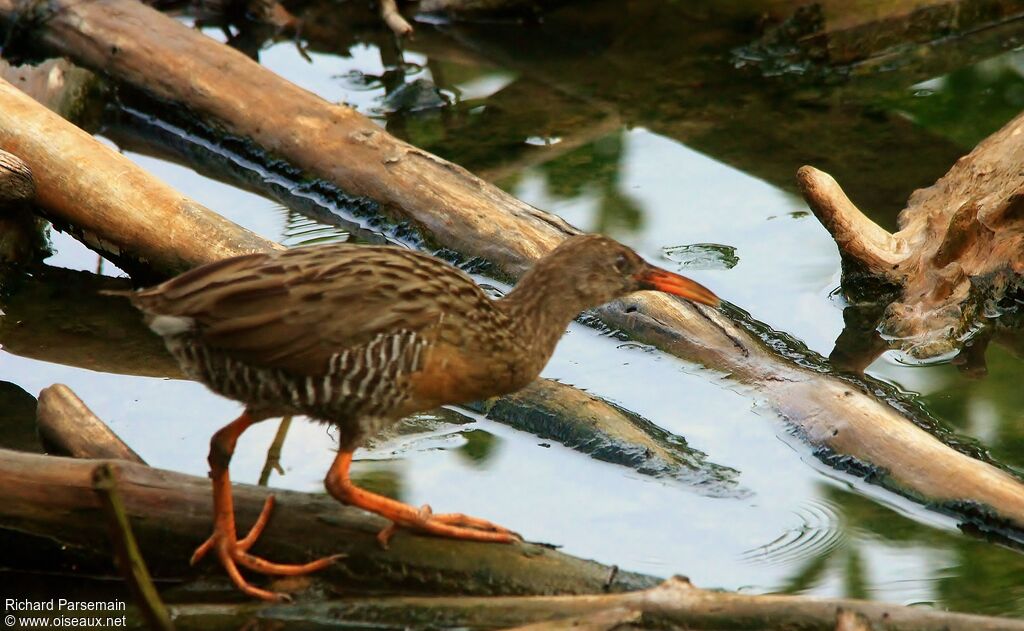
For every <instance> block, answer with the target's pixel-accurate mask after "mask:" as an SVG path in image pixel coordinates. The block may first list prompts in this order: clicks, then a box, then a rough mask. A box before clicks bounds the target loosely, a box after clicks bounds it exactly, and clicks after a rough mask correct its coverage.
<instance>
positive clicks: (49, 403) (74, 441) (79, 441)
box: [36, 384, 146, 464]
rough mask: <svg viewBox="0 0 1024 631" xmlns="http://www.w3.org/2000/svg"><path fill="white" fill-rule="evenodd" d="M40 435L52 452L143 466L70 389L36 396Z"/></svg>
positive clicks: (55, 389) (53, 389)
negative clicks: (124, 461) (123, 461)
mask: <svg viewBox="0 0 1024 631" xmlns="http://www.w3.org/2000/svg"><path fill="white" fill-rule="evenodd" d="M36 414H37V422H38V425H39V436H40V438H42V440H43V443H44V444H45V445H46V446H47V447H48V448H49V449H50V450H51V451H52V452H56V453H57V454H60V455H63V456H71V457H72V458H109V459H113V460H127V461H129V462H135V463H138V464H146V463H145V462H144V461H143V460H142V458H140V457H139V455H138V454H137V453H135V452H134V451H132V448H131V447H129V446H128V445H126V444H125V443H124V441H122V440H121V439H120V438H119V437H118V435H117V434H115V433H114V432H113V430H111V429H110V427H108V426H107V424H106V423H104V422H103V421H101V420H100V419H99V418H98V417H97V416H96V415H95V414H93V412H92V410H90V409H89V408H88V407H87V406H86V405H85V403H83V402H82V400H81V399H79V398H78V396H76V395H75V393H74V392H72V391H71V389H70V388H68V387H67V386H65V385H64V384H55V385H52V386H50V387H49V388H44V389H43V391H42V392H40V393H39V407H38V411H37V412H36Z"/></svg>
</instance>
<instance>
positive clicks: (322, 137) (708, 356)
mask: <svg viewBox="0 0 1024 631" xmlns="http://www.w3.org/2000/svg"><path fill="white" fill-rule="evenodd" d="M51 7H52V10H53V11H54V13H53V14H52V15H51V16H49V19H47V20H45V21H43V22H42V26H41V29H40V31H39V32H38V35H39V37H40V38H41V39H42V40H43V41H44V42H45V43H46V44H47V45H48V46H50V47H51V48H53V49H55V50H57V51H58V52H61V53H62V54H67V55H70V56H72V57H74V58H75V59H76V60H78V61H80V62H81V63H83V64H85V65H87V66H90V67H95V68H102V69H104V70H105V71H106V72H108V73H110V74H112V75H114V76H115V77H117V78H119V79H121V80H123V81H126V82H129V83H131V84H133V85H136V86H138V87H140V88H142V89H144V90H146V91H148V92H149V93H151V94H152V95H154V96H156V97H158V98H162V99H165V100H168V101H171V102H175V103H181V104H183V105H186V106H187V107H189V108H190V109H191V110H192V111H193V112H194V113H195V114H197V115H199V116H201V117H203V118H204V119H206V120H208V121H211V122H213V123H215V124H218V125H220V126H221V127H222V128H223V130H224V132H225V133H227V134H230V135H233V136H236V137H241V138H246V139H248V140H250V141H252V142H253V143H255V144H256V145H258V146H260V147H263V148H264V149H265V150H267V151H268V152H269V153H270V154H271V155H272V156H274V157H276V158H280V159H283V160H286V161H287V162H289V163H290V164H291V165H293V166H294V167H296V168H298V169H300V170H302V171H303V172H305V173H306V174H308V175H311V176H313V177H319V178H322V179H323V180H324V181H326V182H328V183H330V184H333V185H335V186H337V187H338V188H339V189H340V190H342V191H344V192H345V193H347V194H349V195H354V196H356V200H357V201H358V202H360V203H359V206H361V211H360V213H361V216H363V217H366V216H368V215H370V216H374V217H377V218H379V217H380V216H383V217H386V218H388V219H390V220H391V221H393V222H396V223H399V222H404V223H407V224H411V225H413V226H415V227H416V228H418V229H419V230H420V231H421V233H422V234H424V235H425V236H427V237H428V238H429V239H431V240H433V242H435V243H441V244H444V245H445V246H446V247H448V248H450V249H452V250H455V251H458V252H460V253H462V254H464V255H466V256H470V257H479V258H481V259H483V260H486V261H489V262H491V263H493V264H494V265H495V266H496V269H497V270H499V271H501V272H503V273H505V274H508V275H509V276H512V277H516V276H518V275H519V274H521V273H522V272H523V271H524V270H525V269H527V268H528V267H529V265H530V264H531V263H532V262H533V261H535V260H536V259H537V258H539V257H540V256H542V255H543V254H545V253H546V252H548V251H550V250H551V249H552V248H554V247H555V246H556V245H557V244H558V243H559V242H560V241H561V240H562V239H564V238H565V237H567V236H568V235H571V234H575V233H576V232H577V230H576V229H574V228H573V227H572V226H569V225H568V224H566V223H565V222H564V221H562V220H561V219H559V218H557V217H555V216H553V215H550V214H548V213H545V212H542V211H540V210H538V209H535V208H532V207H530V206H528V205H526V204H524V203H523V202H521V201H519V200H517V199H515V198H513V197H511V196H509V195H507V194H505V193H503V192H502V191H500V190H498V189H497V188H495V187H493V186H491V185H489V184H487V183H486V182H484V181H482V180H480V179H479V178H477V177H475V176H473V175H472V174H470V173H469V172H467V171H465V170H464V169H462V168H460V167H458V166H456V165H454V164H451V163H449V162H446V161H444V160H442V159H440V158H438V157H436V156H433V155H431V154H429V153H426V152H424V151H422V150H419V149H417V148H415V147H412V146H410V145H408V144H406V143H403V142H401V141H399V140H397V139H395V138H393V137H391V136H389V135H388V134H386V133H385V132H383V131H381V130H380V129H379V128H378V127H377V126H376V125H374V124H373V123H372V122H370V121H369V120H367V119H365V118H363V117H362V116H360V115H359V114H358V113H356V112H354V111H352V110H350V109H348V108H345V107H340V106H337V105H333V104H330V103H327V102H325V101H323V100H322V99H320V98H319V97H317V96H315V95H312V94H310V93H308V92H305V91H304V90H301V89H300V88H298V87H297V86H295V85H293V84H291V83H289V82H287V81H285V80H283V79H281V78H280V77H278V76H276V75H274V74H273V73H271V72H269V71H267V70H266V69H264V68H261V67H260V66H258V65H256V64H254V63H253V62H252V61H251V60H249V59H247V58H246V57H244V56H243V55H241V54H239V53H237V52H235V51H232V50H229V49H226V48H224V47H223V46H221V45H219V44H217V43H215V42H213V41H212V40H209V39H207V38H205V37H204V36H202V35H201V34H200V33H196V32H195V31H192V30H190V29H188V28H185V27H184V26H182V25H181V24H178V23H177V22H174V21H173V20H170V19H168V18H165V17H163V16H161V15H160V14H158V13H156V12H154V11H152V10H151V9H148V8H147V7H144V6H142V5H139V4H135V3H131V2H127V1H126V0H102V1H100V2H90V3H82V2H78V1H76V0H58V1H57V2H56V3H54V4H52V5H51ZM15 14H16V7H15V6H14V3H13V0H0V15H4V16H7V17H8V18H12V17H13V16H14V15H15ZM83 25H88V28H84V27H83ZM341 157H344V158H343V159H342V158H341ZM599 313H600V315H601V317H602V318H603V319H604V320H605V321H606V322H608V323H609V324H611V325H612V326H614V327H618V328H620V329H622V330H623V331H627V332H629V333H630V334H631V335H633V336H634V337H635V338H636V339H638V340H640V341H643V342H646V343H649V344H652V345H654V346H657V347H658V348H661V349H663V350H665V351H667V352H670V353H673V354H676V355H678V356H680V357H683V358H685V359H688V360H690V361H695V362H698V363H701V364H703V365H705V366H707V367H709V368H711V369H713V370H714V371H717V372H719V373H724V374H728V375H730V376H731V377H732V378H733V379H735V380H736V381H738V382H741V383H743V384H746V385H747V386H748V387H750V388H751V389H752V390H753V394H754V396H756V397H757V398H758V399H759V400H760V401H763V402H764V405H765V406H766V408H767V409H769V410H770V411H771V412H772V413H774V414H777V415H780V416H782V417H783V418H785V419H786V420H787V421H788V422H789V423H791V424H792V425H794V426H795V427H796V428H798V429H799V430H800V433H801V434H802V435H803V436H804V437H805V438H806V440H808V442H810V443H811V444H812V445H814V446H815V447H816V448H818V454H819V455H820V456H821V457H822V458H823V459H824V460H825V461H826V462H829V463H830V464H833V465H835V466H839V467H842V468H846V469H849V470H852V471H853V472H855V473H861V474H868V473H870V474H871V477H872V480H874V481H878V482H880V483H882V484H884V485H885V486H887V487H888V488H891V489H893V490H895V491H897V492H899V493H902V494H904V495H906V496H908V497H911V498H913V499H915V500H917V501H921V502H924V503H926V504H928V505H930V506H933V507H937V508H939V509H940V510H943V511H945V512H949V513H952V514H955V515H957V516H958V517H959V518H961V519H963V520H965V521H968V522H971V523H973V524H976V525H977V526H978V527H980V528H982V529H983V530H989V531H996V532H999V533H1001V534H1006V535H1007V536H1010V537H1016V538H1018V539H1024V485H1022V484H1021V483H1020V481H1019V480H1018V479H1017V478H1015V477H1013V476H1011V475H1009V474H1008V473H1006V472H1004V471H1002V470H1000V469H998V468H996V467H994V466H992V465H991V464H988V463H986V462H982V461H980V460H977V459H974V458H971V457H969V456H966V455H964V454H963V453H959V452H957V451H955V450H953V449H951V448H950V447H948V446H947V445H945V444H943V443H942V442H941V441H939V440H938V439H936V438H935V437H934V436H932V435H930V434H929V433H928V432H926V431H924V430H923V429H921V428H919V427H917V426H916V425H915V424H914V423H913V422H912V421H911V420H909V419H908V418H907V417H906V416H904V415H903V414H901V413H900V412H898V411H897V410H895V409H894V408H893V407H891V406H890V405H888V404H886V403H884V402H881V401H879V400H878V399H876V398H874V397H873V396H871V395H869V394H867V393H865V392H863V391H862V389H861V386H858V385H856V384H851V383H849V382H846V381H843V380H840V379H837V378H834V377H832V376H830V375H828V374H824V373H822V372H819V371H815V370H811V369H808V368H806V367H803V366H800V365H798V364H796V363H793V362H791V361H790V360H787V359H782V358H780V356H779V355H778V354H776V353H774V352H772V351H771V350H769V349H768V348H767V347H766V345H765V344H764V343H762V342H761V340H760V339H758V337H757V336H756V334H753V333H752V332H751V331H750V330H748V328H746V327H745V326H744V325H743V324H742V319H740V320H736V321H733V320H730V319H728V318H726V317H725V316H724V315H723V314H722V313H720V312H715V311H711V310H708V309H704V308H700V307H695V306H693V305H691V304H688V303H685V302H682V301H678V300H675V299H672V298H670V297H667V296H664V295H657V294H649V293H638V294H635V295H634V296H631V297H630V298H628V299H626V300H623V301H620V302H618V303H615V304H613V305H609V306H606V307H604V308H602V309H600V310H599Z"/></svg>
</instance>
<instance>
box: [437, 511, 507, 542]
mask: <svg viewBox="0 0 1024 631" xmlns="http://www.w3.org/2000/svg"><path fill="white" fill-rule="evenodd" d="M430 520H433V521H436V522H440V523H442V524H448V525H449V526H461V527H463V528H472V529H473V530H482V531H485V532H500V533H504V534H508V535H513V536H515V537H516V538H518V539H520V540H521V539H522V537H520V536H519V533H516V532H514V531H512V530H509V529H508V528H505V527H504V526H499V525H498V524H495V523H494V522H490V521H487V520H486V519H480V518H479V517H473V516H472V515H466V514H463V513H441V514H439V515H432V516H431V517H430Z"/></svg>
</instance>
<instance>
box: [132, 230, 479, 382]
mask: <svg viewBox="0 0 1024 631" xmlns="http://www.w3.org/2000/svg"><path fill="white" fill-rule="evenodd" d="M452 283H455V284H456V285H457V286H458V287H457V291H477V292H479V290H478V289H476V286H475V284H473V282H472V280H471V279H469V277H468V276H466V275H465V274H462V272H459V271H458V270H456V269H454V268H452V267H450V266H448V265H445V264H444V263H442V262H440V261H438V260H436V259H433V258H432V257H427V256H425V255H422V254H417V253H415V252H410V251H404V250H401V249H398V248H389V247H367V246H345V245H337V246H320V247H316V248H299V249H295V250H290V251H288V252H284V253H279V254H253V255H248V256H242V257H236V258H232V259H226V260H224V261H218V262H216V263H212V264H210V265H206V266H204V267H201V268H197V269H195V270H193V271H191V272H188V273H186V274H183V275H181V276H179V277H177V278H174V279H171V280H169V281H167V282H166V283H163V284H162V285H158V286H156V287H154V288H151V289H147V290H142V291H140V292H137V293H136V294H135V295H134V296H133V297H132V299H133V302H135V304H136V306H138V307H139V308H141V309H142V310H143V311H145V312H147V313H149V314H150V315H151V316H155V315H166V316H175V317H178V318H187V319H188V321H189V322H190V323H191V324H192V326H193V328H194V329H195V331H196V334H197V335H198V336H199V337H200V339H201V340H202V341H203V342H204V343H205V344H206V345H208V346H210V347H212V348H216V349H219V350H221V351H224V352H226V353H228V354H230V355H231V356H232V357H234V358H236V359H238V360H239V361H243V362H246V363H249V364H252V365H258V366H263V367H268V368H282V369H285V370H288V371H289V372H292V373H295V374H303V375H319V374H323V373H324V372H325V371H326V370H327V368H328V365H329V362H330V360H331V357H332V356H333V355H335V354H337V353H340V352H343V351H345V350H347V349H350V348H358V347H361V346H364V345H366V344H368V343H369V342H370V341H372V340H374V339H376V338H378V337H379V336H381V335H385V336H388V335H395V334H398V333H403V332H404V333H415V334H419V335H421V336H423V337H427V338H429V336H430V335H431V332H430V329H431V328H432V327H433V325H435V324H437V323H438V322H439V321H440V319H441V317H442V313H443V312H444V310H445V305H444V299H443V297H444V294H445V291H446V290H450V287H451V284H452ZM467 283H468V286H467ZM439 294H440V296H441V299H440V300H438V299H437V298H438V295H439ZM481 295H482V294H481ZM406 337H408V335H406Z"/></svg>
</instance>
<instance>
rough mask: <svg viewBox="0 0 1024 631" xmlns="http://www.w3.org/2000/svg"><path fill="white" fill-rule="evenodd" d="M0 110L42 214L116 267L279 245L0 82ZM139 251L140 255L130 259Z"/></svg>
mask: <svg viewBox="0 0 1024 631" xmlns="http://www.w3.org/2000/svg"><path fill="white" fill-rule="evenodd" d="M0 111H3V112H4V116H3V117H0V147H2V148H4V149H5V150H7V151H11V152H13V153H15V154H17V155H18V156H19V157H20V158H21V159H22V160H24V161H25V162H26V163H27V164H29V165H30V166H31V167H32V170H33V173H34V174H35V187H36V202H37V203H38V205H39V208H41V209H43V211H44V212H45V214H46V218H47V219H49V220H50V221H51V222H52V223H53V225H54V226H55V227H58V228H62V229H67V230H69V231H70V232H72V234H74V235H75V236H76V237H77V238H79V239H80V240H81V241H83V242H84V243H86V244H88V245H90V246H91V247H93V248H95V249H97V250H99V251H100V252H101V253H103V254H104V256H107V257H108V258H110V259H111V260H112V261H113V262H114V263H116V264H117V265H118V266H120V267H121V268H122V269H125V270H128V271H132V272H137V273H139V274H140V275H143V276H144V275H146V274H152V270H153V269H154V268H156V269H160V270H163V271H164V273H168V272H173V271H185V270H186V269H188V268H189V267H192V266H194V265H196V264H197V263H199V262H209V261H215V260H218V259H221V258H224V257H226V256H230V255H232V254H239V253H242V252H256V251H261V250H267V249H270V248H274V247H278V246H275V245H274V244H272V243H270V242H269V241H266V240H265V239H262V238H260V237H258V236H256V235H255V234H253V233H251V232H249V231H248V230H245V229H243V228H240V227H239V226H237V225H235V224H233V223H231V222H229V221H228V220H226V219H224V218H223V217H221V216H220V215H217V214H216V213H213V212H210V211H208V210H207V209H205V208H203V207H202V206H200V205H199V204H196V203H195V202H193V201H191V200H189V199H186V198H185V197H183V196H182V195H181V194H179V193H177V192H176V191H174V190H173V189H171V188H170V187H169V186H167V185H166V184H163V183H161V182H159V181H156V180H154V179H153V178H152V177H151V176H150V175H149V174H148V173H146V172H145V171H144V170H143V169H142V168H140V167H138V166H136V165H135V164H134V163H132V162H131V161H130V160H128V158H125V157H124V156H122V155H120V154H119V153H117V152H116V151H114V150H112V149H110V148H109V147H106V146H104V145H102V144H101V143H99V142H96V141H95V140H94V139H93V138H92V136H90V135H89V134H87V133H85V132H84V131H81V130H80V129H77V128H75V127H74V126H72V125H69V124H68V123H67V122H66V121H65V120H64V119H63V118H61V117H60V116H58V115H57V114H54V113H53V112H51V111H49V110H47V109H45V108H41V107H39V105H38V104H37V103H36V102H35V101H33V100H32V99H31V98H29V97H28V96H27V95H25V94H24V93H23V92H21V91H20V90H18V89H17V88H15V87H13V86H12V85H11V84H10V83H7V82H6V81H2V80H0ZM66 165H75V167H74V168H67V167H66ZM56 174H59V176H58V175H56ZM141 208H145V209H146V212H145V213H140V212H138V210H139V209H141ZM126 222H127V223H126ZM100 235H104V236H100ZM111 235H117V237H118V238H120V240H119V241H115V240H111V239H110V237H111ZM178 235H188V239H185V238H178ZM140 251H141V252H145V253H146V258H145V260H139V259H137V258H135V256H136V254H135V253H137V252H140Z"/></svg>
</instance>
